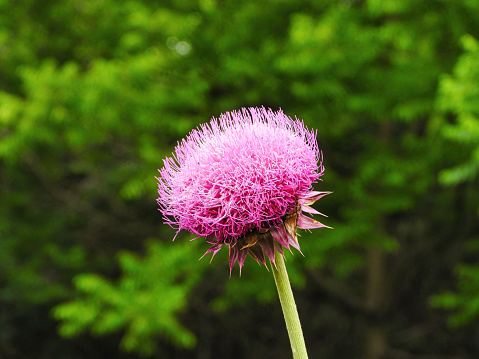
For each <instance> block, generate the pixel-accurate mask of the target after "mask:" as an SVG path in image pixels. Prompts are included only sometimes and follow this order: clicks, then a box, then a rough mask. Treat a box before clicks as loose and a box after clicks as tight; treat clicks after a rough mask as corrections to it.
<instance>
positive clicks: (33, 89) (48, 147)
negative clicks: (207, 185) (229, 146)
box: [0, 0, 479, 359]
mask: <svg viewBox="0 0 479 359" xmlns="http://www.w3.org/2000/svg"><path fill="white" fill-rule="evenodd" d="M258 105H264V106H266V107H271V108H273V109H275V110H276V109H278V108H282V109H283V110H284V111H285V112H286V113H287V114H288V115H290V116H294V115H296V116H298V117H299V118H301V119H303V120H304V121H305V123H306V124H307V126H308V127H310V128H315V129H317V130H318V142H319V146H320V148H321V149H322V150H323V154H324V159H325V167H326V173H325V176H324V177H323V179H324V181H323V182H320V183H319V184H318V185H317V186H316V188H317V189H318V190H332V191H334V194H333V195H331V196H328V197H326V198H324V199H322V200H321V201H319V202H318V203H317V204H316V208H317V209H318V210H320V211H321V212H324V213H326V214H328V215H329V218H327V219H326V220H325V221H324V222H325V223H326V224H327V225H329V226H332V227H334V228H335V229H334V230H327V229H324V230H315V231H313V232H312V233H308V232H306V231H302V232H301V235H302V237H301V246H302V249H303V253H304V254H305V257H301V256H300V255H299V254H295V255H294V256H293V255H291V254H290V253H288V254H287V262H288V263H287V265H288V268H289V271H290V276H291V278H292V281H293V285H294V290H295V293H296V299H297V303H298V307H299V313H300V317H301V318H302V324H303V327H304V332H305V338H306V343H307V347H308V350H309V354H310V358H347V359H350V358H367V359H380V358H391V359H413V358H417V359H426V358H427V359H453V358H454V359H465V358H477V357H479V262H478V258H479V205H478V203H479V186H478V184H479V180H478V177H479V176H478V174H479V2H478V1H476V0H457V1H447V0H424V1H419V2H418V1H411V0H401V1H400V0H396V1H395V0H390V1H380V0H369V1H366V0H334V1H332V0H329V1H287V0H274V1H273V0H263V1H255V0H243V1H216V0H199V1H195V0H171V1H151V0H150V1H147V0H143V1H133V0H115V1H114V0H57V1H55V0H42V1H40V0H36V1H35V0H0V358H6V359H10V358H12V359H17V358H18V359H26V358H28V359H30V358H31V359H40V358H42V359H43V358H45V359H46V358H48V359H49V358H72V359H76V358H91V359H100V358H109V357H114V358H139V357H148V358H177V359H180V358H181V359H193V358H197V359H210V358H211V359H213V358H231V359H239V358H252V359H255V358H257V359H259V358H262V359H263V358H279V359H283V358H284V359H286V358H291V352H290V347H289V342H288V340H287V334H286V330H285V326H284V322H283V318H282V313H281V309H280V306H279V303H278V300H277V297H276V293H275V288H274V284H273V283H274V282H273V278H272V275H271V272H268V271H266V270H265V269H264V268H261V267H259V266H258V265H257V264H256V263H255V262H254V261H253V260H251V259H247V261H246V264H245V267H244V269H243V274H242V276H241V277H239V275H238V270H237V267H236V270H235V271H234V273H233V275H232V277H231V279H230V278H229V270H228V267H227V253H226V252H227V251H226V249H224V250H222V251H221V252H220V254H219V255H218V256H217V257H215V259H214V260H213V261H212V263H211V264H210V263H208V262H209V258H204V259H203V260H201V261H198V258H200V256H201V255H202V254H203V253H204V251H206V249H207V248H208V245H207V244H205V243H204V241H202V240H197V241H194V242H190V241H189V239H190V237H189V236H188V235H185V234H182V235H180V236H178V237H177V239H176V240H175V241H174V242H172V241H171V239H172V238H173V236H174V232H173V231H172V230H171V229H169V227H168V226H166V225H163V224H162V218H161V215H160V213H159V212H158V211H157V205H156V201H155V199H156V196H157V194H156V180H155V178H154V176H156V175H157V169H158V168H160V167H161V166H162V159H163V158H164V157H165V156H166V155H168V154H171V152H172V150H173V148H174V146H175V144H176V143H177V141H178V140H180V139H181V138H182V137H184V136H185V135H186V134H187V133H188V132H189V131H190V130H191V129H192V128H194V127H195V126H197V125H198V124H200V123H203V122H207V121H208V120H209V119H210V118H211V116H218V115H219V114H220V113H221V112H224V111H229V110H233V109H238V108H241V107H247V106H258Z"/></svg>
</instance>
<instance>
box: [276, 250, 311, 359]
mask: <svg viewBox="0 0 479 359" xmlns="http://www.w3.org/2000/svg"><path fill="white" fill-rule="evenodd" d="M271 264H272V265H271V268H272V269H273V276H274V281H275V283H276V288H277V289H278V295H279V301H280V302H281V308H282V309H283V315H284V320H285V322H286V329H288V335H289V341H290V343H291V350H292V351H293V358H294V359H307V358H308V353H307V352H306V344H305V343H304V337H303V331H302V329H301V323H300V321H299V315H298V310H297V309H296V303H295V302H294V296H293V291H292V290H291V284H290V283H289V278H288V272H287V271H286V266H285V264H284V259H283V256H282V255H281V254H280V253H278V252H276V255H275V265H273V263H271Z"/></svg>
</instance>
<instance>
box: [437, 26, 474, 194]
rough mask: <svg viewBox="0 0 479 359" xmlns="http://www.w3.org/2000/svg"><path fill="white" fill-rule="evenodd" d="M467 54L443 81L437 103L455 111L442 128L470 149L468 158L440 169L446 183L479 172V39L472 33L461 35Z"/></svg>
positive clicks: (443, 108)
mask: <svg viewBox="0 0 479 359" xmlns="http://www.w3.org/2000/svg"><path fill="white" fill-rule="evenodd" d="M462 44H463V46H464V50H465V52H464V54H463V55H461V56H460V57H459V59H458V61H457V63H456V65H455V67H454V70H453V73H452V75H447V76H444V77H443V78H442V80H441V83H440V89H439V98H438V106H439V108H440V110H442V111H444V112H449V113H452V114H454V115H455V121H454V123H452V124H445V125H444V126H443V127H442V128H441V132H442V134H443V135H444V137H446V138H447V139H450V140H451V141H454V142H456V143H458V144H459V145H460V146H463V147H465V148H466V149H467V151H468V152H469V156H468V157H469V158H467V159H466V160H465V161H464V163H461V164H459V165H457V166H455V167H453V168H450V169H447V170H444V171H443V172H442V173H441V177H440V178H441V181H442V182H443V183H445V184H449V185H451V184H456V183H460V182H463V181H468V180H473V179H477V175H478V174H479V89H478V88H477V83H478V82H479V42H478V41H477V39H475V38H474V37H472V36H471V35H464V36H463V37H462Z"/></svg>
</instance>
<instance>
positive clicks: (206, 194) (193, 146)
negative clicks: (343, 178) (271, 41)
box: [157, 108, 329, 270]
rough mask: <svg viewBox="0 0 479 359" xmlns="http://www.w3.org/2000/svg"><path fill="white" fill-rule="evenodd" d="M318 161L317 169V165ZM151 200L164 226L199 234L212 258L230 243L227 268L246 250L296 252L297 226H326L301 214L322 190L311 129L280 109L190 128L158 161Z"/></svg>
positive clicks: (230, 115)
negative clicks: (156, 195)
mask: <svg viewBox="0 0 479 359" xmlns="http://www.w3.org/2000/svg"><path fill="white" fill-rule="evenodd" d="M318 162H319V164H318ZM159 172H160V176H159V177H158V178H157V179H158V182H159V183H158V193H159V198H158V199H157V201H158V204H159V206H160V211H161V212H162V213H163V216H164V218H165V221H166V223H168V224H169V225H170V226H172V227H174V228H176V229H178V232H179V231H181V230H186V231H189V232H191V233H192V234H195V235H197V236H200V237H205V238H207V240H208V243H210V244H212V246H211V247H210V249H208V251H207V252H206V253H205V254H207V253H213V256H214V255H215V254H216V253H217V252H218V251H219V250H220V249H221V247H223V246H224V245H228V246H229V254H230V260H229V264H230V270H231V269H232V267H233V265H234V263H235V262H236V261H238V263H239V266H240V269H241V267H242V266H243V263H244V261H245V259H246V256H247V254H248V253H249V254H250V255H251V256H252V257H253V258H254V259H256V260H257V261H259V262H261V263H263V264H265V256H264V255H265V254H266V256H267V257H268V258H269V259H270V260H271V261H272V262H273V263H274V256H275V249H276V250H278V251H279V252H280V253H281V254H283V248H287V249H289V248H290V246H292V247H294V248H296V249H298V250H299V244H298V240H297V236H296V227H299V228H303V229H312V228H320V227H326V226H325V225H323V224H321V223H319V222H317V221H315V220H314V219H312V218H310V217H309V216H306V215H304V214H303V213H302V212H308V213H314V214H320V213H319V212H317V211H316V210H315V209H313V208H312V207H310V205H311V204H312V203H314V202H315V201H317V200H318V199H319V198H321V197H323V196H325V195H327V194H328V193H329V192H316V191H312V184H313V183H314V182H316V181H317V180H318V179H319V178H320V177H321V176H322V174H323V172H324V167H323V165H322V155H321V152H320V151H319V150H318V145H317V142H316V132H314V131H309V130H308V129H307V128H306V127H305V126H304V124H303V122H302V121H300V120H298V119H295V120H293V119H291V118H290V117H288V116H286V115H285V114H284V113H283V112H282V111H281V110H280V111H278V112H274V111H272V110H271V109H268V110H266V109H265V108H249V109H248V110H247V109H242V110H241V111H232V112H226V113H224V114H222V115H221V116H220V117H219V119H216V118H213V119H212V120H211V122H210V123H209V124H203V125H201V126H200V127H199V128H197V129H194V130H193V131H191V132H190V134H189V135H188V136H187V137H186V139H183V140H182V141H181V143H179V144H178V145H177V146H176V148H175V153H174V154H173V157H167V158H166V159H165V160H164V167H163V168H162V169H161V170H160V171H159Z"/></svg>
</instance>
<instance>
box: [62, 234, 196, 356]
mask: <svg viewBox="0 0 479 359" xmlns="http://www.w3.org/2000/svg"><path fill="white" fill-rule="evenodd" d="M196 247H197V246H195V245H193V244H183V245H179V244H177V243H176V244H169V245H165V244H161V243H158V242H156V241H150V242H149V244H148V246H147V253H146V256H145V257H144V258H140V257H139V256H137V255H134V254H131V253H128V252H122V253H120V254H119V255H118V260H119V263H120V267H121V270H122V275H121V277H120V279H119V280H118V281H117V282H116V283H114V282H111V281H110V280H108V279H105V278H104V277H102V276H99V275H96V274H81V275H78V276H76V277H75V278H74V283H75V287H76V290H77V291H78V297H77V298H75V299H74V300H72V301H70V302H66V303H63V304H60V305H58V306H57V307H55V308H54V309H53V315H54V317H55V318H56V319H57V320H60V321H61V324H60V327H59V331H60V334H61V335H63V336H65V337H72V336H75V335H78V334H80V333H82V332H84V331H91V332H92V333H93V334H95V335H102V334H107V333H112V332H117V331H120V330H124V335H123V339H122V341H121V345H122V347H123V348H124V349H126V350H127V351H139V352H141V353H145V354H151V353H152V352H154V350H155V346H156V344H155V337H156V336H158V335H161V336H163V337H165V338H167V339H168V340H170V341H172V342H173V343H174V344H176V345H179V346H182V347H191V346H193V345H195V337H194V335H193V334H192V333H191V332H190V331H188V330H187V329H186V328H184V326H183V325H182V324H181V323H180V322H179V321H178V319H177V314H178V313H179V312H180V311H182V310H184V309H185V307H186V305H187V299H188V295H189V293H190V291H191V289H192V287H193V286H194V285H196V284H197V283H198V280H199V279H200V278H201V276H202V274H203V271H204V269H205V265H204V261H203V262H200V263H199V262H198V261H197V260H196V258H197V257H198V254H199V253H198V251H197V249H196Z"/></svg>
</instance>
